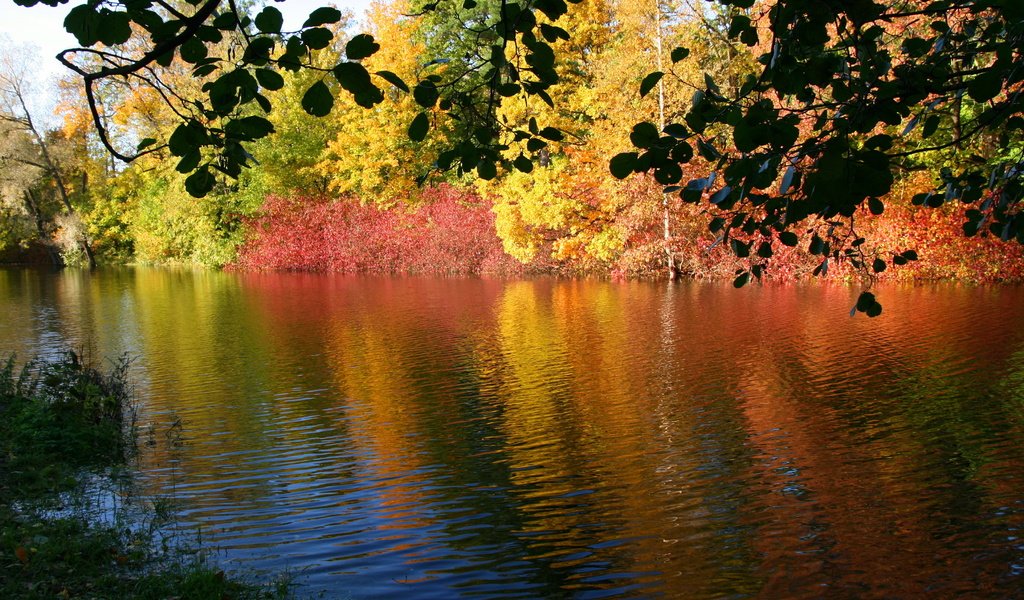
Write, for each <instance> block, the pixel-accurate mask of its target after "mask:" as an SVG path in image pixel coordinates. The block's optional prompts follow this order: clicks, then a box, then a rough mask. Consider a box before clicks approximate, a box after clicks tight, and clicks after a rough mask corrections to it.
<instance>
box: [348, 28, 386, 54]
mask: <svg viewBox="0 0 1024 600" xmlns="http://www.w3.org/2000/svg"><path fill="white" fill-rule="evenodd" d="M378 50H380V44H378V43H377V42H375V41H373V36H372V35H370V34H368V33H360V34H359V35H357V36H355V37H354V38H352V39H351V40H349V42H348V43H347V44H345V56H347V57H348V59H349V60H361V59H363V58H367V57H369V56H373V54H374V53H375V52H376V51H378Z"/></svg>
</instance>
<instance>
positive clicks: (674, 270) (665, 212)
mask: <svg viewBox="0 0 1024 600" xmlns="http://www.w3.org/2000/svg"><path fill="white" fill-rule="evenodd" d="M654 24H655V29H656V31H655V34H654V49H655V52H656V53H657V55H658V70H659V71H662V72H664V66H663V58H662V48H661V47H662V33H661V29H662V28H661V2H660V0H654ZM658 130H659V131H664V130H665V82H664V77H663V78H662V79H661V80H659V81H658ZM669 196H670V195H669V194H664V193H663V194H662V195H661V209H662V227H663V230H664V231H663V236H664V243H665V258H666V265H665V266H666V267H667V268H668V278H669V280H670V281H675V280H676V279H679V267H678V266H677V265H676V259H675V254H674V253H673V252H672V221H671V213H670V211H669Z"/></svg>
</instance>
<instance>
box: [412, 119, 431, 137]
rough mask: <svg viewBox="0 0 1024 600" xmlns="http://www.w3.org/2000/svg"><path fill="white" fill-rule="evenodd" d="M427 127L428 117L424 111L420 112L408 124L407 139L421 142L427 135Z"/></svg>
mask: <svg viewBox="0 0 1024 600" xmlns="http://www.w3.org/2000/svg"><path fill="white" fill-rule="evenodd" d="M429 129H430V119H429V118H428V117H427V113H426V112H421V113H420V114H418V115H416V116H415V117H414V118H413V120H412V124H411V125H409V139H411V140H412V141H414V142H422V141H423V140H424V139H425V138H426V137H427V131H428V130H429Z"/></svg>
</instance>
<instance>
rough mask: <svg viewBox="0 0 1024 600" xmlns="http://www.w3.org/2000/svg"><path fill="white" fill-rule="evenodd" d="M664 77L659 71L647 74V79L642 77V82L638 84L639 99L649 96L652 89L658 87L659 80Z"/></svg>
mask: <svg viewBox="0 0 1024 600" xmlns="http://www.w3.org/2000/svg"><path fill="white" fill-rule="evenodd" d="M664 76H665V74H664V73H662V72H661V71H655V72H653V73H650V74H648V75H647V77H644V80H643V81H641V82H640V97H641V98H643V97H644V96H646V95H647V94H649V93H650V91H651V90H653V89H654V86H656V85H658V82H659V81H661V78H662V77H664Z"/></svg>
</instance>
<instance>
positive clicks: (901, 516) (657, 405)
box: [0, 268, 1024, 598]
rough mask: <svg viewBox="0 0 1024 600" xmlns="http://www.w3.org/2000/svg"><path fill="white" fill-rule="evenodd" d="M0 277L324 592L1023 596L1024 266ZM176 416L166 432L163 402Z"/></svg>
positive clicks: (245, 550) (157, 451)
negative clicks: (967, 273) (585, 276)
mask: <svg viewBox="0 0 1024 600" xmlns="http://www.w3.org/2000/svg"><path fill="white" fill-rule="evenodd" d="M858 292H859V289H857V288H851V287H846V286H839V285H803V286H793V285H789V286H781V285H780V286H770V285H769V286H763V287H758V286H752V287H749V288H744V289H742V290H735V289H733V288H732V286H731V285H729V284H728V283H726V284H724V285H720V284H705V283H681V284H675V285H672V284H668V283H665V282H608V281H601V280H556V279H537V280H526V281H516V280H500V279H442V278H415V277H395V278H382V277H378V278H371V277H357V276H327V275H301V274H238V273H221V272H202V271H200V272H192V271H171V270H156V269H141V268H140V269H123V270H109V271H99V272H96V273H93V274H90V273H88V272H83V271H75V270H66V271H63V272H59V273H51V272H45V271H33V270H17V269H6V270H0V314H2V315H3V319H2V320H0V350H2V351H4V352H9V351H15V352H17V353H18V355H19V356H20V357H22V358H27V357H29V356H32V355H36V354H38V355H42V356H47V355H52V354H54V353H56V352H58V351H59V350H60V349H61V348H63V347H66V346H68V345H70V346H71V347H75V348H86V349H88V350H89V351H90V352H91V354H93V355H94V356H99V357H104V356H108V357H109V356H116V355H118V354H120V353H122V352H127V353H129V354H130V355H131V356H132V357H133V358H134V364H133V378H134V383H135V385H136V388H137V391H138V396H139V398H140V400H141V402H142V417H141V423H142V425H143V439H144V440H145V441H146V443H144V444H143V454H142V457H141V459H140V462H141V464H140V470H141V480H142V483H143V486H144V489H145V491H146V492H147V493H148V494H153V495H154V496H170V497H173V498H174V499H175V501H176V502H177V503H178V506H179V507H180V520H181V523H182V525H183V526H185V527H192V528H195V527H198V528H200V531H201V539H202V541H203V543H204V544H205V545H207V546H208V547H210V548H212V549H216V550H217V554H216V556H217V557H218V558H219V560H222V561H223V562H224V564H225V565H227V566H229V567H230V568H238V569H242V570H248V571H251V570H256V571H259V572H266V573H274V572H279V571H283V570H288V571H291V572H293V573H294V574H295V575H296V576H297V578H298V581H299V582H300V583H301V584H302V585H303V587H302V588H301V590H300V591H302V592H304V593H305V592H308V593H310V594H313V593H317V592H323V593H324V594H325V597H328V598H335V597H338V598H381V597H415V598H453V597H486V598H498V597H501V598H506V597H507V598H513V597H518V598H559V597H572V598H603V597H630V598H634V597H650V596H660V597H680V598H717V597H729V598H745V597H756V598H783V597H785V598H816V597H830V598H838V597H857V598H878V597H889V598H891V597H904V598H907V597H920V596H924V595H928V596H929V597H955V596H960V597H972V598H976V597H980V598H985V597H1008V596H1014V595H1017V594H1020V593H1022V590H1024V531H1022V530H1021V528H1022V527H1024V289H1021V288H1016V287H1007V288H998V287H992V288H990V287H957V286H952V285H944V286H923V287H881V288H879V289H877V290H876V295H877V296H878V298H879V300H880V301H881V302H882V304H883V305H884V312H883V314H882V316H881V317H879V318H877V319H867V318H866V317H864V316H863V315H858V316H857V317H854V318H851V317H850V316H849V310H850V308H851V307H852V306H853V304H854V302H855V300H856V296H857V294H858ZM176 423H180V426H179V425H176Z"/></svg>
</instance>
